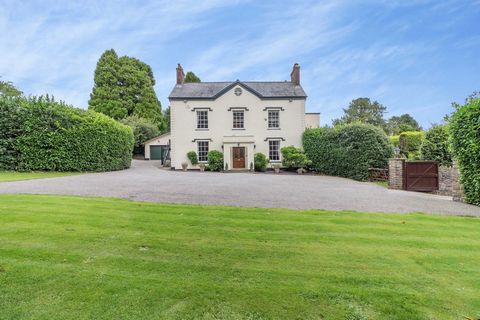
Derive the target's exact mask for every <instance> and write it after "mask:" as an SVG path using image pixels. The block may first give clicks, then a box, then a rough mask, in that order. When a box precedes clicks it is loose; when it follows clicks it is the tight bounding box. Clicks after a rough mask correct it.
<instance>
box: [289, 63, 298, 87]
mask: <svg viewBox="0 0 480 320" xmlns="http://www.w3.org/2000/svg"><path fill="white" fill-rule="evenodd" d="M290 79H291V81H292V82H293V83H295V85H296V86H299V85H300V65H299V64H298V63H295V64H294V65H293V70H292V73H290Z"/></svg>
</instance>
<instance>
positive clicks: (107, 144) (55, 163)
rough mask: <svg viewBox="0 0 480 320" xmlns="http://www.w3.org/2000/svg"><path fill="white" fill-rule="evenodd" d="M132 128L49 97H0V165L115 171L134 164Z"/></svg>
mask: <svg viewBox="0 0 480 320" xmlns="http://www.w3.org/2000/svg"><path fill="white" fill-rule="evenodd" d="M133 144H134V138H133V133H132V130H131V129H130V128H129V127H127V126H125V125H122V124H120V123H119V122H117V121H115V120H113V119H111V118H109V117H107V116H105V115H102V114H99V113H96V112H94V111H87V110H82V109H76V108H73V107H71V106H68V105H65V104H64V103H58V102H55V101H53V99H50V98H49V97H48V96H47V97H39V98H36V97H33V98H23V97H22V98H6V97H0V169H4V170H18V171H32V170H44V171H111V170H121V169H125V168H128V167H130V163H131V159H132V150H133Z"/></svg>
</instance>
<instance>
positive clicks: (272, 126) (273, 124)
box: [268, 110, 280, 129]
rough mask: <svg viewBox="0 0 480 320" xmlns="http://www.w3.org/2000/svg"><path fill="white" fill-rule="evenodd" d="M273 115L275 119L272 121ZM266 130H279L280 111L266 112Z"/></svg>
mask: <svg viewBox="0 0 480 320" xmlns="http://www.w3.org/2000/svg"><path fill="white" fill-rule="evenodd" d="M274 114H276V116H275V117H276V119H273V115H274ZM268 129H280V110H268Z"/></svg>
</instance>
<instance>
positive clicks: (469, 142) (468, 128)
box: [450, 97, 480, 205]
mask: <svg viewBox="0 0 480 320" xmlns="http://www.w3.org/2000/svg"><path fill="white" fill-rule="evenodd" d="M450 137H451V146H452V150H453V154H454V157H455V159H456V160H457V162H458V166H459V169H460V179H461V182H462V184H463V188H464V191H465V199H466V201H467V202H469V203H472V204H476V205H480V98H479V97H472V98H470V99H468V100H467V102H466V103H465V105H463V106H457V108H456V110H455V111H454V112H453V114H452V115H451V117H450Z"/></svg>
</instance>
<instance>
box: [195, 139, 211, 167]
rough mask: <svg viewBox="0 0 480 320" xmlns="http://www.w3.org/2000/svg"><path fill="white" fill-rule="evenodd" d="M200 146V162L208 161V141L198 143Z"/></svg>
mask: <svg viewBox="0 0 480 320" xmlns="http://www.w3.org/2000/svg"><path fill="white" fill-rule="evenodd" d="M197 146H198V161H200V162H206V161H208V157H207V156H208V141H197Z"/></svg>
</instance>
